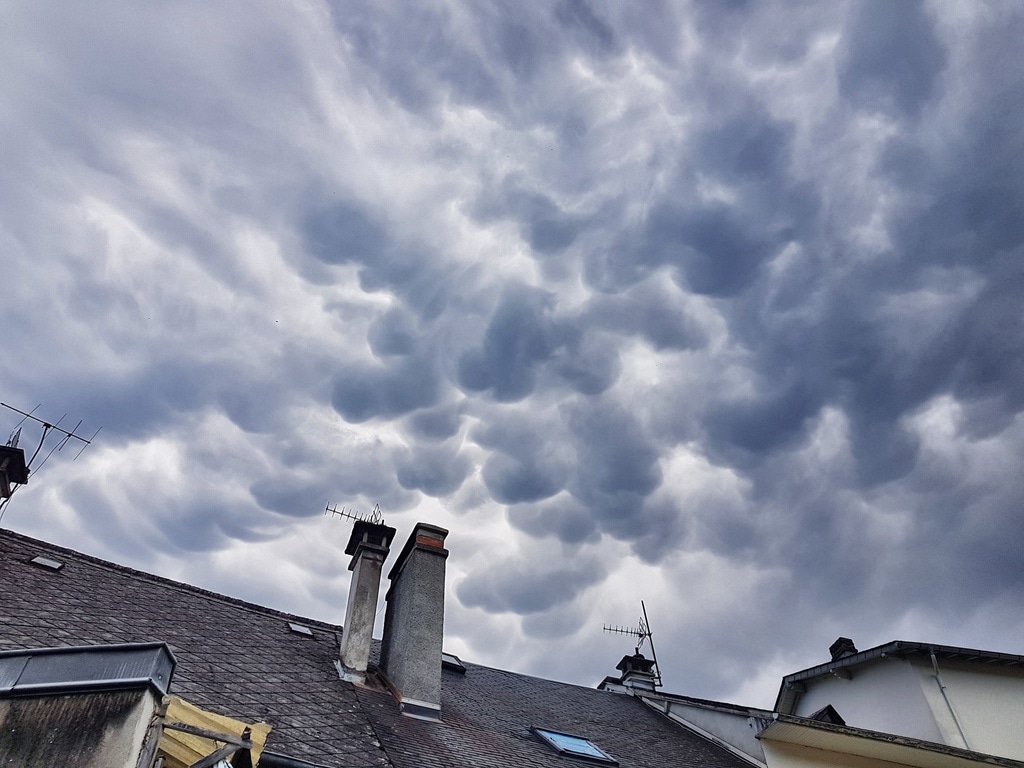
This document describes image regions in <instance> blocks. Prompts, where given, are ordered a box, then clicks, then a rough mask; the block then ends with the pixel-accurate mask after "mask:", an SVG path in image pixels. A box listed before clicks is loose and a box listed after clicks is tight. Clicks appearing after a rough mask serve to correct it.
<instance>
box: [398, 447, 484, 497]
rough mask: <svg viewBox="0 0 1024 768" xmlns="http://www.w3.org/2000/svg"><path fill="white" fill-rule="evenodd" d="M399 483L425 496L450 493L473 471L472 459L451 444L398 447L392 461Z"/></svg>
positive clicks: (448, 494) (447, 494)
mask: <svg viewBox="0 0 1024 768" xmlns="http://www.w3.org/2000/svg"><path fill="white" fill-rule="evenodd" d="M396 469H397V477H398V482H399V484H400V485H401V486H402V487H403V488H406V489H408V490H419V491H423V493H425V494H427V495H428V496H450V495H451V494H453V493H454V492H455V491H457V490H458V489H459V487H460V486H461V485H462V482H463V481H464V480H465V479H466V476H467V475H468V474H469V473H470V472H472V471H473V463H472V462H471V461H470V460H469V458H468V457H467V456H464V455H460V454H459V453H458V450H457V449H456V448H455V447H454V446H436V445H432V446H421V447H417V448H415V449H413V450H406V451H402V452H401V455H400V457H399V458H398V460H397V463H396Z"/></svg>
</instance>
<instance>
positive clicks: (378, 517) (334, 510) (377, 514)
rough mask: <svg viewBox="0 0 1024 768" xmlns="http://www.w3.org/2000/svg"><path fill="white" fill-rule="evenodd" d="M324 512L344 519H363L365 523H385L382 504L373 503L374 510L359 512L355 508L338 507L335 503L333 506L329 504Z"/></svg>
mask: <svg viewBox="0 0 1024 768" xmlns="http://www.w3.org/2000/svg"><path fill="white" fill-rule="evenodd" d="M324 514H325V515H330V516H331V517H338V518H341V519H342V520H352V521H353V522H355V521H361V522H364V523H372V524H373V525H384V515H383V514H381V511H380V504H374V505H373V511H372V512H368V513H367V512H357V511H355V510H354V509H345V507H342V508H341V509H338V505H337V504H335V505H334V506H333V507H332V506H330V505H328V506H327V507H325V508H324Z"/></svg>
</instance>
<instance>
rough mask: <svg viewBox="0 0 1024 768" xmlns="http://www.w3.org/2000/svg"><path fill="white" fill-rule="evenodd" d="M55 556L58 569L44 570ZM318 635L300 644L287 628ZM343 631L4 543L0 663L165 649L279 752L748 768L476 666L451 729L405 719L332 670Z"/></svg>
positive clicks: (30, 543) (626, 709) (590, 697)
mask: <svg viewBox="0 0 1024 768" xmlns="http://www.w3.org/2000/svg"><path fill="white" fill-rule="evenodd" d="M40 555H41V556H44V557H47V558H50V559H53V560H58V561H61V562H63V563H64V567H63V568H61V569H60V570H52V569H49V568H45V567H41V566H39V565H34V564H32V563H30V562H29V561H30V560H31V559H32V558H33V557H37V556H40ZM289 622H294V623H299V624H303V625H305V626H307V627H309V628H310V629H311V630H312V632H313V634H312V637H308V636H304V635H300V634H296V633H295V632H293V631H291V630H290V629H289V626H288V623H289ZM340 632H341V627H340V626H337V625H332V624H327V623H323V622H319V621H315V620H312V619H307V618H303V617H299V616H294V615H291V614H286V613H281V612H279V611H274V610H271V609H269V608H263V607H261V606H258V605H253V604H251V603H246V602H243V601H241V600H235V599H233V598H229V597H225V596H223V595H218V594H215V593H212V592H208V591H205V590H202V589H199V588H196V587H192V586H188V585H185V584H181V583H178V582H175V581H171V580H168V579H163V578H160V577H157V576H152V575H149V574H145V573H141V572H139V571H136V570H133V569H130V568H125V567H123V566H119V565H115V564H112V563H109V562H105V561H103V560H99V559H96V558H93V557H90V556H87V555H83V554H80V553H78V552H74V551H73V550H68V549H64V548H62V547H57V546H55V545H52V544H48V543H44V542H41V541H38V540H35V539H31V538H28V537H26V536H22V535H20V534H16V533H12V532H9V531H0V650H2V649H21V648H33V647H53V646H60V645H90V644H107V643H128V642H132V643H135V642H151V641H152V642H156V641H162V642H166V643H167V644H168V646H169V647H170V648H171V650H172V651H173V653H174V656H175V658H176V659H177V662H178V664H177V668H176V669H175V672H174V679H173V681H172V683H171V691H172V692H173V693H175V694H177V695H179V696H181V697H182V698H184V699H187V700H189V701H191V702H193V703H195V704H196V705H198V706H200V707H203V708H205V709H209V710H211V711H213V712H218V713H221V714H224V715H228V716H231V717H234V718H237V719H240V720H247V721H266V722H269V723H270V724H271V725H272V726H273V730H272V731H271V733H270V737H269V740H268V743H267V752H268V753H277V754H280V755H287V756H289V757H293V758H298V759H300V760H306V761H309V762H310V763H314V764H318V765H324V766H345V767H346V768H347V767H349V766H351V767H352V768H358V767H360V766H381V765H383V766H395V767H396V768H405V767H406V766H410V767H411V766H425V767H426V768H431V767H437V768H441V767H442V766H445V767H447V766H481V767H486V768H490V767H493V768H497V766H507V765H522V766H538V767H543V766H559V768H566V766H570V765H572V763H573V762H576V761H575V760H574V759H573V758H566V757H560V756H559V755H557V754H556V753H555V752H554V751H553V750H552V749H550V748H549V747H548V746H546V745H545V744H544V743H543V742H541V741H540V739H539V738H538V737H536V736H535V735H534V734H533V733H532V732H531V730H530V729H531V727H534V726H535V727H539V728H546V729H550V730H555V731H564V732H568V733H571V734H574V735H577V736H582V737H584V738H588V739H591V740H593V741H594V742H595V743H596V744H597V745H598V746H599V747H600V748H601V749H603V750H604V751H605V752H607V753H609V754H610V755H611V756H613V757H614V758H616V759H617V760H618V761H619V763H620V765H622V766H625V767H628V766H647V767H650V768H661V767H662V766H664V767H665V768H667V767H668V766H687V765H691V766H698V765H699V766H707V767H708V768H749V765H748V764H746V763H745V762H744V761H743V760H741V759H739V758H737V757H735V756H734V755H732V754H730V753H729V752H727V751H725V750H724V749H721V748H720V747H719V746H717V745H716V744H713V743H712V742H710V741H708V740H706V739H704V738H702V737H701V736H698V735H697V734H695V733H693V732H691V731H688V730H686V729H685V728H683V727H681V726H679V725H678V724H676V723H673V722H671V721H670V720H669V719H668V718H666V717H664V716H662V715H660V714H658V713H657V712H655V711H653V710H652V709H651V708H650V707H647V706H646V705H644V704H643V702H641V701H640V700H639V699H637V698H634V697H632V696H628V695H621V694H615V693H610V692H606V691H598V690H596V689H592V688H583V687H580V686H575V685H569V684H565V683H558V682H553V681H550V680H542V679H538V678H533V677H528V676H526V675H520V674H515V673H512V672H505V671H501V670H496V669H490V668H487V667H482V666H478V665H475V664H466V665H465V666H466V672H465V674H459V673H455V672H450V671H445V672H443V675H442V677H443V682H442V704H441V706H442V717H443V722H442V723H429V722H424V721H420V720H415V719H412V718H408V717H403V716H401V715H400V714H399V710H398V706H397V704H396V702H395V700H394V698H393V697H392V696H391V694H390V693H388V692H387V691H386V690H383V689H374V688H372V687H355V686H353V685H352V684H350V683H347V682H343V681H342V680H340V679H339V676H338V673H337V671H336V668H335V666H334V660H335V659H336V658H337V654H338V638H339V637H340Z"/></svg>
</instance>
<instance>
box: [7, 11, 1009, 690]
mask: <svg viewBox="0 0 1024 768" xmlns="http://www.w3.org/2000/svg"><path fill="white" fill-rule="evenodd" d="M115 18H116V23H114V22H113V21H112V19H115ZM8 21H9V25H10V31H11V34H10V38H11V45H10V46H6V47H5V50H4V51H2V52H0V66H2V67H3V70H4V71H5V73H7V76H6V77H5V78H4V83H3V85H0V95H2V96H3V103H5V104H7V105H8V107H7V109H6V110H5V111H3V112H0V165H2V167H3V168H4V169H5V173H4V176H3V179H2V180H0V248H2V249H3V253H4V254H5V268H4V271H3V273H2V277H3V289H4V301H3V302H2V303H0V321H2V323H3V327H4V329H5V339H6V341H5V350H6V352H7V359H8V360H9V362H10V364H9V365H6V366H4V368H3V370H2V371H0V390H2V392H3V400H4V402H11V403H12V404H16V405H21V406H22V407H28V408H30V407H31V406H32V405H34V404H35V403H37V402H38V403H42V410H41V412H42V413H45V414H47V415H49V414H50V413H52V412H53V411H60V412H65V411H66V412H68V414H69V418H71V417H74V418H76V419H77V418H82V419H84V421H85V423H86V427H87V428H88V427H92V428H95V426H99V425H103V432H102V433H101V434H102V439H101V440H100V441H98V443H97V445H96V446H94V447H93V448H90V450H89V451H88V452H86V453H85V454H84V455H83V457H82V458H81V459H80V460H79V461H77V462H74V463H72V462H69V461H65V460H64V459H63V458H62V457H61V455H59V454H58V455H57V456H56V457H55V458H53V459H52V460H51V461H50V462H49V463H48V464H47V465H46V467H45V468H44V469H43V470H42V471H40V472H39V473H37V474H36V475H34V476H33V482H32V483H31V484H30V485H29V486H27V487H26V488H24V489H22V491H20V492H19V494H18V496H17V497H16V499H15V501H14V502H13V503H12V505H11V507H10V508H9V510H8V513H7V516H6V517H5V520H4V522H5V524H9V525H11V526H12V527H15V528H19V529H22V530H25V531H27V532H29V533H34V534H38V535H42V536H44V537H47V538H51V539H54V540H58V541H60V542H62V543H66V544H70V545H72V546H78V547H80V548H83V549H85V550H87V551H90V552H94V553H96V554H99V555H103V556H107V557H112V558H114V559H117V560H120V561H122V562H130V563H131V564H133V565H137V566H140V567H145V568H151V569H155V570H159V571H161V572H163V573H167V574H169V575H172V576H175V577H178V578H186V579H188V580H192V581H200V582H201V583H202V584H203V586H208V587H211V588H214V589H224V590H227V591H229V592H231V593H232V594H239V595H241V596H244V597H248V598H250V599H254V600H257V601H260V602H272V603H273V604H274V605H275V606H277V607H281V608H285V609H288V610H292V611H297V612H303V611H307V612H309V613H313V614H315V615H318V616H322V617H324V618H328V619H333V620H340V610H341V608H340V604H341V600H342V598H343V594H344V591H345V589H346V575H347V572H346V571H345V570H344V568H343V567H341V565H342V564H343V563H342V561H343V558H342V557H341V556H340V551H341V548H342V547H343V545H344V542H345V538H346V531H345V530H344V529H342V528H341V527H340V526H338V525H332V522H333V521H331V520H329V519H327V518H324V517H323V516H322V515H321V512H322V510H323V507H324V505H325V504H326V503H328V502H332V503H333V502H338V503H343V504H347V505H350V506H355V507H357V508H363V509H369V508H372V507H373V505H374V504H376V503H379V504H380V505H381V507H382V509H383V510H384V513H385V516H386V518H387V520H388V522H389V523H392V524H395V525H397V526H398V527H399V528H404V529H408V528H409V527H411V525H412V523H413V522H414V520H416V519H429V520H431V521H433V522H437V523H440V524H443V525H447V526H448V527H450V528H451V529H452V535H451V536H450V538H449V541H450V543H451V547H452V557H451V558H450V559H449V568H450V569H451V578H450V584H451V589H450V593H449V605H448V614H447V618H446V626H447V628H448V642H449V643H450V644H451V645H452V646H453V648H455V649H456V650H458V651H459V652H461V653H463V654H465V655H466V656H467V657H468V658H472V659H475V660H478V661H480V662H483V663H493V664H498V665H501V666H506V667H513V668H516V669H520V670H523V671H528V672H534V673H537V674H546V675H551V676H554V677H559V678H561V679H571V680H575V681H578V682H582V683H586V684H591V683H593V682H595V681H596V680H599V679H600V678H601V677H602V676H603V675H604V674H606V673H608V672H610V671H611V669H612V668H613V662H614V661H615V659H616V656H617V654H618V653H619V652H621V651H623V650H628V649H624V648H623V647H621V645H615V644H614V642H611V643H610V644H605V645H602V642H601V641H600V640H597V639H596V637H597V636H599V635H600V627H601V625H602V624H603V623H605V622H609V623H627V622H628V621H629V620H630V617H631V616H632V615H633V614H634V613H636V610H637V608H638V605H639V601H640V599H644V600H646V601H647V604H648V607H649V608H651V609H652V614H653V615H652V617H651V618H652V621H653V622H654V625H655V630H656V632H657V639H658V643H659V646H658V647H659V658H660V659H661V661H662V663H663V667H664V670H663V671H664V672H665V673H666V679H667V681H668V682H669V684H670V686H672V687H674V688H676V689H678V690H681V691H683V692H686V693H692V694H694V695H701V696H707V697H712V698H714V697H718V698H728V697H730V696H732V695H734V694H737V693H743V694H744V695H752V696H754V695H756V696H758V697H760V698H759V700H758V701H751V702H750V703H753V704H762V705H767V704H770V698H771V695H772V694H773V691H772V690H771V686H772V685H773V684H774V682H777V681H773V680H771V679H770V677H769V676H766V673H765V670H766V669H782V671H783V672H785V671H792V669H796V668H798V667H801V666H806V665H808V664H810V663H814V662H816V661H819V660H820V659H821V658H822V657H823V655H824V649H825V648H826V647H827V645H828V643H829V642H831V640H833V639H834V637H835V636H836V635H839V634H846V635H850V636H854V637H855V639H856V640H857V642H858V644H860V645H862V646H864V645H867V644H870V643H874V642H884V641H886V640H889V639H893V638H894V637H896V636H901V637H905V638H907V639H931V640H935V641H936V642H949V643H952V644H957V645H967V646H971V645H973V646H982V647H991V648H995V649H999V650H1007V651H1020V650H1021V649H1020V648H1019V637H1020V631H1021V625H1020V619H1019V610H1017V609H1019V598H1017V597H1015V596H1016V595H1019V594H1020V593H1021V588H1022V586H1024V585H1022V581H1024V570H1022V567H1021V565H1020V558H1019V557H1018V556H1017V554H1016V552H1015V550H1014V548H1013V542H1016V541H1019V540H1020V539H1021V537H1022V535H1024V531H1021V523H1020V516H1019V515H1018V514H1017V513H1016V511H1017V510H1018V509H1019V508H1020V506H1021V503H1022V501H1024V486H1022V484H1021V482H1020V481H1019V480H1018V479H1017V478H1018V477H1019V476H1020V473H1019V472H1018V471H1017V467H1016V465H1015V463H1014V461H1015V458H1016V457H1019V456H1020V455H1021V451H1022V448H1024V432H1022V430H1024V426H1022V425H1024V421H1022V417H1021V411H1022V409H1024V367H1022V365H1024V364H1022V363H1021V360H1022V359H1024V319H1022V314H1021V309H1020V299H1021V296H1022V295H1024V268H1022V267H1021V264H1024V260H1022V255H1024V253H1022V249H1024V225H1022V224H1021V222H1022V221H1024V216H1022V213H1024V211H1022V210H1021V207H1022V202H1021V201H1022V200H1024V194H1022V181H1021V180H1022V179H1024V173H1022V171H1024V168H1022V167H1021V163H1022V160H1021V157H1022V154H1021V152H1020V148H1021V144H1022V136H1024V134H1022V129H1021V127H1020V126H1021V125H1024V120H1022V119H1021V118H1022V117H1024V99H1022V97H1021V96H1020V89H1019V87H1018V83H1019V82H1020V80H1021V76H1022V74H1024V73H1022V71H1021V69H1022V65H1021V63H1020V62H1019V56H1017V55H1016V50H1017V47H1018V46H1017V42H1016V41H1017V40H1018V39H1019V38H1020V34H1021V32H1022V25H1024V13H1022V12H1020V11H1018V10H1017V9H1016V8H1015V7H1013V6H1010V5H1006V6H997V5H988V6H979V7H971V8H968V7H957V6H953V5H950V4H945V3H934V2H932V3H926V2H904V3H899V4H893V3H887V2H878V3H863V2H861V3H848V4H833V5H828V6H823V5H821V4H820V3H795V4H794V3H786V4H785V5H779V4H772V3H756V4H755V3H731V4H719V5H716V4H703V3H687V2H682V1H680V2H676V3H653V4H646V5H645V6H643V8H642V9H641V8H640V7H633V6H629V7H620V6H616V5H614V4H609V3H603V2H560V3H555V4H553V5H538V6H536V7H534V6H530V7H527V8H523V7H521V5H515V4H501V3H499V4H495V5H488V6H486V7H479V8H467V7H465V6H462V5H458V4H449V5H445V4H442V5H436V6H431V7H429V8H428V7H423V6H421V5H417V4H414V3H401V2H395V3H385V4H380V3H375V4H372V5H370V4H367V5H364V6H360V5H358V4H352V3H346V4H332V3H323V2H313V1H312V0H311V1H310V2H296V3H294V4H292V5H291V6H288V7H287V8H284V7H278V6H273V5H271V4H258V3H257V4H255V5H253V4H247V5H246V6H245V7H244V8H243V7H241V6H236V7H231V6H220V7H217V8H200V7H199V6H190V5H187V4H186V5H178V6H174V7H163V6H160V7H149V8H135V9H133V10H131V11H130V12H127V13H126V12H124V9H121V8H118V9H114V8H113V7H109V6H105V5H102V4H101V5H99V6H93V7H91V8H90V11H89V13H87V14H77V15H76V14H75V13H62V14H60V15H59V16H53V15H50V14H48V13H47V12H46V11H45V9H39V8H36V7H34V6H29V5H24V6H23V7H15V8H12V9H11V11H10V14H9V19H8ZM13 425H14V420H10V423H9V426H12V427H13ZM401 535H404V534H401ZM254 561H258V562H260V563H261V564H266V567H265V569H261V573H260V574H259V575H258V576H254V577H253V579H254V580H250V581H247V580H243V579H240V578H239V577H238V574H239V573H240V572H242V571H243V570H247V568H246V564H247V563H251V562H254ZM953 615H955V616H956V619H955V621H954V620H951V619H950V618H949V617H950V616H953ZM1014 616H1016V617H1018V618H1013V617H1014ZM606 642H607V640H606ZM581 649H584V650H581Z"/></svg>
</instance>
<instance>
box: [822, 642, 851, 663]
mask: <svg viewBox="0 0 1024 768" xmlns="http://www.w3.org/2000/svg"><path fill="white" fill-rule="evenodd" d="M828 651H829V653H831V654H832V661H838V660H839V659H842V658H845V657H846V656H853V654H855V653H857V646H856V645H854V644H853V640H851V639H850V638H848V637H840V638H839V639H838V640H836V641H835V642H834V643H832V645H830V646H829V647H828Z"/></svg>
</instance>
